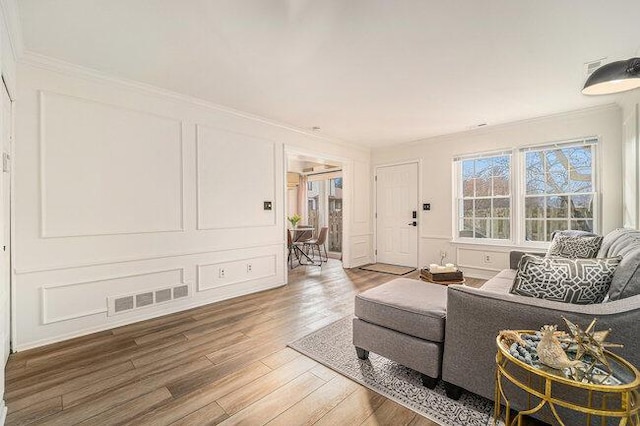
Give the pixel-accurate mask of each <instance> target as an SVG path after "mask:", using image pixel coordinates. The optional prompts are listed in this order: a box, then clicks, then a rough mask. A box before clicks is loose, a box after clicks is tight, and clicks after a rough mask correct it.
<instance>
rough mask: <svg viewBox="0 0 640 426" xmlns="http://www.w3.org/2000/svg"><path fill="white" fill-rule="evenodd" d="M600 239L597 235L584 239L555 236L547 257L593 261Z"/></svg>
mask: <svg viewBox="0 0 640 426" xmlns="http://www.w3.org/2000/svg"><path fill="white" fill-rule="evenodd" d="M602 238H603V237H601V236H599V235H596V236H591V237H585V236H570V235H562V234H557V235H556V236H555V237H553V241H551V245H550V246H549V250H548V251H547V257H553V256H560V257H568V258H571V259H593V258H594V257H596V256H597V255H598V251H599V250H600V246H601V245H602Z"/></svg>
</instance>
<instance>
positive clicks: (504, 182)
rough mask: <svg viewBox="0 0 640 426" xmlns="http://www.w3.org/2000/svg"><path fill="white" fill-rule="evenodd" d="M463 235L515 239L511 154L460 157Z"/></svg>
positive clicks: (459, 204)
mask: <svg viewBox="0 0 640 426" xmlns="http://www.w3.org/2000/svg"><path fill="white" fill-rule="evenodd" d="M457 163H458V167H457V168H458V173H459V184H458V196H457V200H458V233H457V236H458V237H459V238H490V239H494V240H509V239H511V154H510V153H502V154H499V155H495V154H494V155H492V156H480V157H476V158H467V159H458V160H457Z"/></svg>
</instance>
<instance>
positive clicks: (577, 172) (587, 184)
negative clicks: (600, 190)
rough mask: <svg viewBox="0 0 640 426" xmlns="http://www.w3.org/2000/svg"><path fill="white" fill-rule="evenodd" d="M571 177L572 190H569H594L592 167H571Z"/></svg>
mask: <svg viewBox="0 0 640 426" xmlns="http://www.w3.org/2000/svg"><path fill="white" fill-rule="evenodd" d="M569 179H570V187H571V191H568V192H593V182H592V179H593V177H592V175H591V168H583V167H581V168H578V169H571V171H570V173H569Z"/></svg>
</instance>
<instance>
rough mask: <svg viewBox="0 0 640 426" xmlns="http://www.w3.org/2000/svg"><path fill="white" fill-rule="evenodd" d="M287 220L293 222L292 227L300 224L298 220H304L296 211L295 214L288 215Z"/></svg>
mask: <svg viewBox="0 0 640 426" xmlns="http://www.w3.org/2000/svg"><path fill="white" fill-rule="evenodd" d="M287 220H288V221H289V223H291V227H292V228H295V227H296V226H298V222H300V221H301V220H302V217H300V215H299V214H297V213H296V214H294V215H293V216H289V217H287Z"/></svg>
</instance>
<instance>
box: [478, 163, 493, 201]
mask: <svg viewBox="0 0 640 426" xmlns="http://www.w3.org/2000/svg"><path fill="white" fill-rule="evenodd" d="M491 166H492V159H491V158H481V159H478V160H476V161H475V167H476V170H475V176H476V194H475V196H476V197H486V196H489V195H491Z"/></svg>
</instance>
